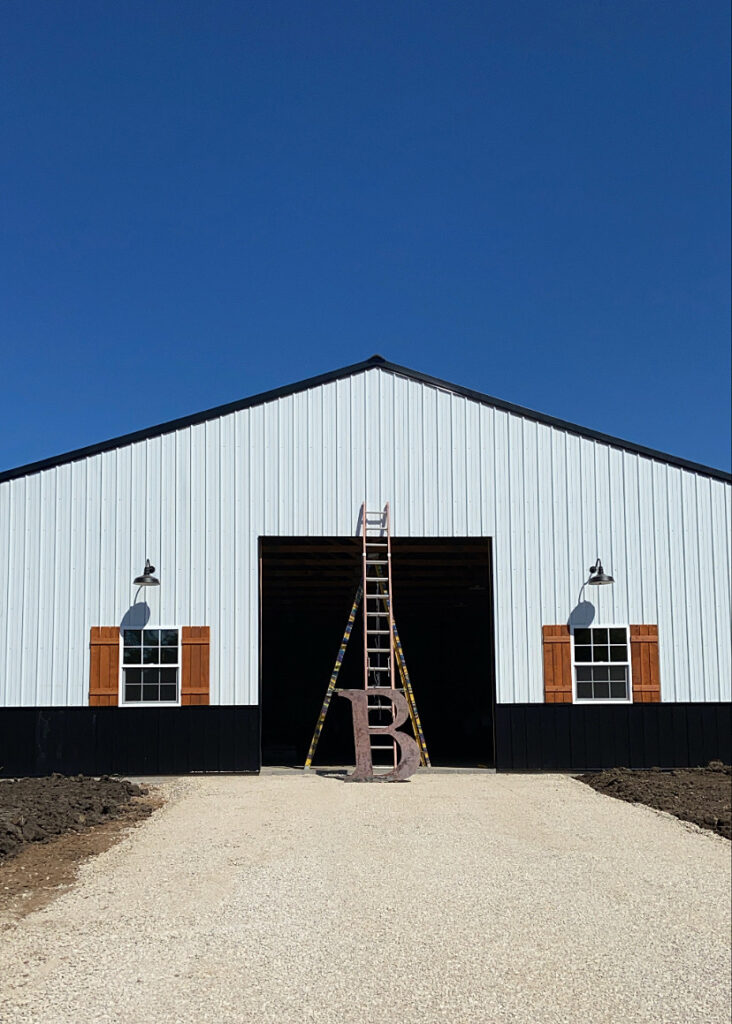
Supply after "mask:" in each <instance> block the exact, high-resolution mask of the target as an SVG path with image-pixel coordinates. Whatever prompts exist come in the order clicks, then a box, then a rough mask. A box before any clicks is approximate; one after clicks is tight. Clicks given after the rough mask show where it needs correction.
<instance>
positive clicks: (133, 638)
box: [122, 629, 142, 647]
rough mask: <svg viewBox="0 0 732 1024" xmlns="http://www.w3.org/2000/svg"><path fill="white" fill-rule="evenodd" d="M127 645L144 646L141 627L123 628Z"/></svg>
mask: <svg viewBox="0 0 732 1024" xmlns="http://www.w3.org/2000/svg"><path fill="white" fill-rule="evenodd" d="M122 633H123V639H124V643H125V647H142V630H141V629H124V630H122Z"/></svg>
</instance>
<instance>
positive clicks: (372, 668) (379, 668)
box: [369, 665, 389, 689]
mask: <svg viewBox="0 0 732 1024" xmlns="http://www.w3.org/2000/svg"><path fill="white" fill-rule="evenodd" d="M388 671H389V666H388V665H369V672H388ZM372 689H373V687H372Z"/></svg>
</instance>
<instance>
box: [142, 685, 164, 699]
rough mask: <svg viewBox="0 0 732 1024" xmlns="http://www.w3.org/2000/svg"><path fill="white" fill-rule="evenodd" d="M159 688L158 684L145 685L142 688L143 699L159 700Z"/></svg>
mask: <svg viewBox="0 0 732 1024" xmlns="http://www.w3.org/2000/svg"><path fill="white" fill-rule="evenodd" d="M158 694H159V690H158V687H157V686H143V688H142V699H143V700H159V699H160V698H159V696H158Z"/></svg>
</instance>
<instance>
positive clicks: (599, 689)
mask: <svg viewBox="0 0 732 1024" xmlns="http://www.w3.org/2000/svg"><path fill="white" fill-rule="evenodd" d="M609 696H610V683H602V682H597V681H595V698H596V699H597V700H605V699H606V698H608V697H609Z"/></svg>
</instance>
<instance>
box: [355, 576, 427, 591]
mask: <svg viewBox="0 0 732 1024" xmlns="http://www.w3.org/2000/svg"><path fill="white" fill-rule="evenodd" d="M366 582H367V583H388V582H389V580H388V579H387V577H386V576H367V577H366ZM443 589H444V590H447V587H444V588H443Z"/></svg>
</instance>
